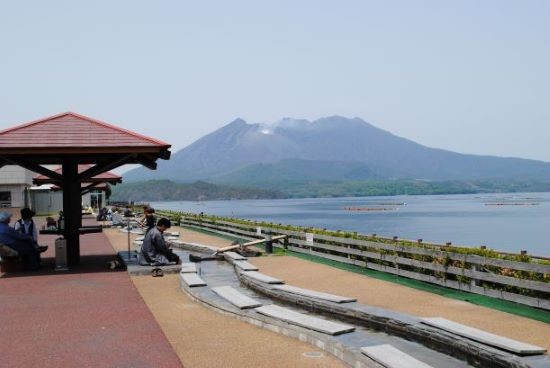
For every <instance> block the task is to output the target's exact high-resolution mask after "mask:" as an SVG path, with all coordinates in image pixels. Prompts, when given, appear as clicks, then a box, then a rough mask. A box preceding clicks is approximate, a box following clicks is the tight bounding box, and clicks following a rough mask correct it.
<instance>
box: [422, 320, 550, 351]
mask: <svg viewBox="0 0 550 368" xmlns="http://www.w3.org/2000/svg"><path fill="white" fill-rule="evenodd" d="M422 323H425V324H427V325H429V326H432V327H436V328H439V329H442V330H445V331H447V332H451V333H454V334H456V335H459V336H463V337H466V338H468V339H470V340H474V341H477V342H481V343H483V344H485V345H489V346H494V347H497V348H500V349H503V350H507V351H510V352H512V353H515V354H518V355H537V354H544V353H545V352H546V349H545V348H541V347H539V346H535V345H530V344H526V343H524V342H521V341H517V340H512V339H509V338H507V337H503V336H499V335H494V334H492V333H489V332H486V331H483V330H478V329H477V328H473V327H470V326H466V325H463V324H460V323H456V322H453V321H449V320H448V319H445V318H439V317H434V318H422Z"/></svg>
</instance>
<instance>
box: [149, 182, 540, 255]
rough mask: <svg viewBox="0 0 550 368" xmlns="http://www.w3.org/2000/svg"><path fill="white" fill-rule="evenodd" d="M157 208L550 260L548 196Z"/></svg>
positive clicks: (313, 200) (235, 203)
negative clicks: (451, 245) (481, 248)
mask: <svg viewBox="0 0 550 368" xmlns="http://www.w3.org/2000/svg"><path fill="white" fill-rule="evenodd" d="M151 205H152V206H153V207H154V208H158V209H170V210H177V211H184V212H193V213H200V212H204V213H205V214H209V215H218V216H227V217H234V218H241V219H250V220H259V221H268V222H273V223H281V224H292V225H300V226H312V227H317V228H327V229H330V230H344V231H356V232H358V233H363V234H372V233H376V234H378V235H380V236H386V237H392V236H398V237H399V238H402V239H411V240H416V239H423V241H425V242H433V243H439V244H444V243H446V242H452V244H453V245H464V246H476V247H477V246H480V245H485V246H487V247H489V248H492V249H496V250H500V251H506V252H519V251H520V250H527V251H528V253H529V254H533V255H538V256H545V257H549V256H550V238H549V236H548V234H549V230H548V229H549V228H550V193H506V194H472V195H429V196H392V197H353V198H351V197H350V198H305V199H278V200H231V201H205V202H190V201H177V202H176V201H174V202H152V203H151Z"/></svg>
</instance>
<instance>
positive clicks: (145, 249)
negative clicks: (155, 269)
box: [138, 218, 180, 266]
mask: <svg viewBox="0 0 550 368" xmlns="http://www.w3.org/2000/svg"><path fill="white" fill-rule="evenodd" d="M170 226H172V224H171V223H170V220H168V219H167V218H161V219H160V220H158V222H157V226H155V227H153V228H152V229H151V230H149V231H148V232H147V234H145V238H143V244H142V245H141V250H140V252H139V254H138V263H139V264H140V265H142V266H163V265H168V264H179V262H180V258H179V257H178V255H177V254H174V253H172V249H170V245H169V244H166V241H165V240H164V237H163V236H162V233H164V232H165V231H166V229H169V228H170Z"/></svg>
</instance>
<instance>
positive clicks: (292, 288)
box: [273, 285, 357, 303]
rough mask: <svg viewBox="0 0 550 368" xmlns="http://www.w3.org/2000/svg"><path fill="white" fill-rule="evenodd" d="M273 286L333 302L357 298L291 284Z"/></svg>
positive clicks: (353, 300) (350, 300)
mask: <svg viewBox="0 0 550 368" xmlns="http://www.w3.org/2000/svg"><path fill="white" fill-rule="evenodd" d="M273 288H275V289H278V290H281V291H286V292H288V293H292V294H297V295H303V296H309V297H311V298H315V299H322V300H326V301H329V302H333V303H352V302H356V301H357V299H354V298H348V297H347V296H340V295H333V294H327V293H322V292H319V291H314V290H309V289H302V288H299V287H296V286H291V285H276V286H274V287H273Z"/></svg>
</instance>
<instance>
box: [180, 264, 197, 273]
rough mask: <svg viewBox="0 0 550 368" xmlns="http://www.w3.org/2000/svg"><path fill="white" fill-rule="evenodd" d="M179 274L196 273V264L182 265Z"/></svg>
mask: <svg viewBox="0 0 550 368" xmlns="http://www.w3.org/2000/svg"><path fill="white" fill-rule="evenodd" d="M180 272H181V273H196V272H197V264H196V263H193V262H188V263H182V264H181V271H180Z"/></svg>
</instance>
